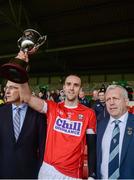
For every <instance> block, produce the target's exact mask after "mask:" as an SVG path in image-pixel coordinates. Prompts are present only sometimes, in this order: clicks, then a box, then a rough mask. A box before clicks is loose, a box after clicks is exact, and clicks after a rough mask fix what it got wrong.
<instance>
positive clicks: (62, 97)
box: [57, 89, 65, 102]
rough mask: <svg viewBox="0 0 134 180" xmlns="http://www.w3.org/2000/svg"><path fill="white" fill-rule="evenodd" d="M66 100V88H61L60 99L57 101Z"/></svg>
mask: <svg viewBox="0 0 134 180" xmlns="http://www.w3.org/2000/svg"><path fill="white" fill-rule="evenodd" d="M64 100H65V93H64V90H63V89H62V90H60V95H59V97H58V101H57V102H63V101H64Z"/></svg>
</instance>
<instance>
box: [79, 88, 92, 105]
mask: <svg viewBox="0 0 134 180" xmlns="http://www.w3.org/2000/svg"><path fill="white" fill-rule="evenodd" d="M79 102H80V103H81V104H83V105H85V106H87V107H90V101H89V99H88V98H87V97H86V96H85V92H84V91H83V90H81V91H80V92H79Z"/></svg>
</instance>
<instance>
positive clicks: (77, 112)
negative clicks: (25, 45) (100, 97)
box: [18, 52, 96, 179]
mask: <svg viewBox="0 0 134 180" xmlns="http://www.w3.org/2000/svg"><path fill="white" fill-rule="evenodd" d="M18 57H19V58H20V59H23V60H25V59H28V57H27V54H24V53H23V52H20V53H19V54H18ZM80 88H81V79H80V78H79V77H78V76H76V75H69V76H68V77H67V78H66V80H65V83H64V86H63V90H64V92H65V95H66V98H65V101H64V102H60V103H55V102H54V101H50V100H49V101H44V100H42V99H40V98H38V97H35V96H32V94H31V90H30V88H29V86H28V83H24V84H21V85H20V94H21V100H22V101H23V102H25V103H27V104H28V105H29V106H31V107H32V108H34V109H35V110H37V111H39V112H42V113H46V114H47V139H46V149H45V154H44V162H43V164H42V167H41V169H40V172H39V179H77V178H82V177H83V175H82V172H83V160H84V148H85V144H86V141H87V147H88V170H89V171H88V172H89V177H95V165H96V147H95V144H96V135H95V134H96V117H95V113H94V111H93V110H91V109H90V108H88V107H85V106H84V105H82V104H80V103H79V101H78V95H79V91H80Z"/></svg>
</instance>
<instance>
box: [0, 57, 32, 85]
mask: <svg viewBox="0 0 134 180" xmlns="http://www.w3.org/2000/svg"><path fill="white" fill-rule="evenodd" d="M27 67H28V63H27V62H25V61H23V60H21V59H18V58H14V59H13V60H11V61H10V62H9V63H6V64H4V65H2V66H1V67H0V75H1V76H2V77H3V78H6V79H8V80H10V81H12V82H15V83H19V84H22V83H25V82H27V81H28V79H29V78H28V74H27V71H26V69H27Z"/></svg>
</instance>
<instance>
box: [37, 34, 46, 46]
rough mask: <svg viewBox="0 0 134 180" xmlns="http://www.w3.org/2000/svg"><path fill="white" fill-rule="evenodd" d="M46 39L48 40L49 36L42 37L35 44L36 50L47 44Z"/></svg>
mask: <svg viewBox="0 0 134 180" xmlns="http://www.w3.org/2000/svg"><path fill="white" fill-rule="evenodd" d="M46 39H47V35H45V36H41V37H40V38H39V39H38V41H37V43H36V44H35V48H39V47H40V46H42V44H44V43H45V41H46Z"/></svg>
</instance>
